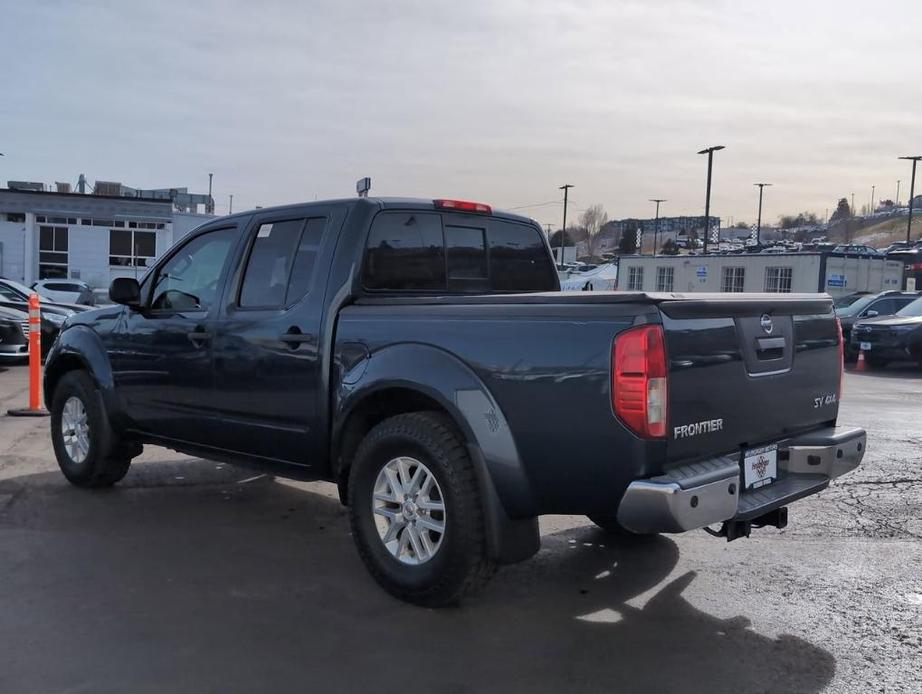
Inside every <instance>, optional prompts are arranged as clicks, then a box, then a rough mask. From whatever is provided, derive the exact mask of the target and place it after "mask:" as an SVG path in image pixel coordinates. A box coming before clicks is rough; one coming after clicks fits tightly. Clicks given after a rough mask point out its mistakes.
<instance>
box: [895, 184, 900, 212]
mask: <svg viewBox="0 0 922 694" xmlns="http://www.w3.org/2000/svg"><path fill="white" fill-rule="evenodd" d="M896 206H897V207H899V206H900V179H896Z"/></svg>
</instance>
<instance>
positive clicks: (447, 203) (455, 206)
mask: <svg viewBox="0 0 922 694" xmlns="http://www.w3.org/2000/svg"><path fill="white" fill-rule="evenodd" d="M432 202H434V203H435V206H436V207H438V208H441V209H443V210H458V212H485V213H486V214H491V213H492V212H493V208H492V207H490V206H489V205H485V204H483V203H482V202H469V201H467V200H433V201H432Z"/></svg>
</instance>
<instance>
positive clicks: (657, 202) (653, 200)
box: [641, 198, 666, 256]
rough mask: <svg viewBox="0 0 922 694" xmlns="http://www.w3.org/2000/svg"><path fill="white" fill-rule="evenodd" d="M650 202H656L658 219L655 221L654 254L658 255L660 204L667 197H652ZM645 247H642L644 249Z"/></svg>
mask: <svg viewBox="0 0 922 694" xmlns="http://www.w3.org/2000/svg"><path fill="white" fill-rule="evenodd" d="M650 202H655V203H656V221H655V222H653V255H654V256H655V255H656V244H657V238H658V237H659V204H660V203H661V202H666V200H665V198H650ZM642 250H643V249H641V251H642Z"/></svg>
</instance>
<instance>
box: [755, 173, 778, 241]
mask: <svg viewBox="0 0 922 694" xmlns="http://www.w3.org/2000/svg"><path fill="white" fill-rule="evenodd" d="M752 185H754V186H759V219H758V221H757V222H756V245H757V246H761V245H762V190H763V189H764V188H765V186H771V183H753V184H752ZM782 236H783V234H782Z"/></svg>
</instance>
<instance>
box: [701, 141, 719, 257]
mask: <svg viewBox="0 0 922 694" xmlns="http://www.w3.org/2000/svg"><path fill="white" fill-rule="evenodd" d="M722 149H724V146H723V145H715V146H713V147H708V148H706V149H702V150H701V151H700V152H698V154H707V155H708V185H707V193H706V194H705V197H704V253H705V255H707V252H708V236H710V231H711V169H712V168H713V165H714V152H718V151H720V150H722ZM718 241H719V237H718Z"/></svg>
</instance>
